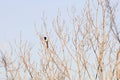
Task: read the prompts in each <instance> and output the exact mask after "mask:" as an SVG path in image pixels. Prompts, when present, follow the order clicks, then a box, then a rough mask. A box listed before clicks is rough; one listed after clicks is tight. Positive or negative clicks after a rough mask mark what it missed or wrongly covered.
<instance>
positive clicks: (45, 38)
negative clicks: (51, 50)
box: [44, 36, 48, 48]
mask: <svg viewBox="0 0 120 80" xmlns="http://www.w3.org/2000/svg"><path fill="white" fill-rule="evenodd" d="M44 40H45V43H46V46H47V48H48V40H47V37H46V36H45V37H44Z"/></svg>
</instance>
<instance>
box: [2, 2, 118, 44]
mask: <svg viewBox="0 0 120 80" xmlns="http://www.w3.org/2000/svg"><path fill="white" fill-rule="evenodd" d="M85 1H86V0H60V1H59V0H0V43H3V42H4V41H6V42H7V41H13V40H14V39H18V38H19V34H20V31H22V36H23V38H24V39H26V40H31V41H35V40H36V38H37V36H36V35H35V29H34V24H36V27H37V29H41V28H40V27H41V16H42V13H43V12H44V13H45V15H46V16H47V18H48V23H51V22H52V20H53V19H54V17H55V16H56V15H57V12H58V8H59V9H60V10H61V12H62V14H64V15H67V13H66V12H67V8H68V9H71V8H72V6H75V7H76V8H77V11H79V12H80V11H81V10H80V9H82V7H84V6H85ZM93 1H96V0H93ZM116 1H117V0H116ZM111 2H114V0H111ZM95 4H96V3H95V2H92V5H93V6H94V5H95ZM118 10H119V9H118ZM118 21H119V20H118Z"/></svg>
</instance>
